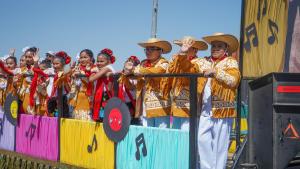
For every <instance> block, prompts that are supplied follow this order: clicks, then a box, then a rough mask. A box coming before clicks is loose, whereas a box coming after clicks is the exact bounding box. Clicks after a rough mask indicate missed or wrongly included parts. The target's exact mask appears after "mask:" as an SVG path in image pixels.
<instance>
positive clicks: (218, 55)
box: [197, 33, 240, 169]
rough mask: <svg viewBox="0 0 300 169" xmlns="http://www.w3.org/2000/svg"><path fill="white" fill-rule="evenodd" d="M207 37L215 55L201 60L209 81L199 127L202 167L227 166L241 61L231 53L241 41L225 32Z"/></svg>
mask: <svg viewBox="0 0 300 169" xmlns="http://www.w3.org/2000/svg"><path fill="white" fill-rule="evenodd" d="M203 39H204V40H205V41H206V42H207V43H208V44H210V45H211V56H210V57H205V58H202V59H199V60H198V62H197V64H198V66H199V72H200V73H203V74H204V78H203V80H204V84H205V85H203V90H202V91H203V92H202V95H203V97H202V110H201V116H200V121H199V130H198V150H199V156H200V168H201V169H211V168H214V169H224V168H225V167H226V161H227V152H228V145H229V137H230V131H231V128H232V123H233V119H234V118H235V117H236V110H235V97H236V89H237V87H238V85H239V82H240V71H239V68H238V62H237V60H236V59H235V58H233V57H231V56H230V54H231V53H233V52H235V51H236V50H237V49H238V45H239V42H238V40H237V38H236V37H234V36H232V35H229V34H223V33H216V34H214V35H211V36H206V37H203Z"/></svg>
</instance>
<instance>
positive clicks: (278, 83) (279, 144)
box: [247, 73, 300, 169]
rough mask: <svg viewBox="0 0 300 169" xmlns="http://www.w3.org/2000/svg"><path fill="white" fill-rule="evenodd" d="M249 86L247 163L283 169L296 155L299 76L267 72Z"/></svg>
mask: <svg viewBox="0 0 300 169" xmlns="http://www.w3.org/2000/svg"><path fill="white" fill-rule="evenodd" d="M249 87H250V90H249V128H248V129H249V135H248V141H249V142H248V143H249V149H248V152H247V153H248V157H249V163H252V164H257V166H258V167H259V168H261V169H283V168H286V167H287V166H288V164H289V162H290V161H291V160H292V159H293V158H294V157H295V156H296V155H297V153H298V152H300V137H299V133H300V74H295V73H293V74H292V73H271V74H268V75H266V76H264V77H262V78H259V79H257V80H254V81H252V82H250V83H249ZM299 168H300V166H299Z"/></svg>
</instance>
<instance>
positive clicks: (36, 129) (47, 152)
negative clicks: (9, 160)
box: [16, 114, 59, 161]
mask: <svg viewBox="0 0 300 169" xmlns="http://www.w3.org/2000/svg"><path fill="white" fill-rule="evenodd" d="M58 134H59V133H58V119H57V118H55V117H44V116H33V115H25V114H22V115H21V116H20V121H19V125H18V127H17V134H16V138H17V139H16V151H17V152H19V153H23V154H27V155H31V156H34V157H38V158H41V159H47V160H52V161H57V160H58V154H59V146H58Z"/></svg>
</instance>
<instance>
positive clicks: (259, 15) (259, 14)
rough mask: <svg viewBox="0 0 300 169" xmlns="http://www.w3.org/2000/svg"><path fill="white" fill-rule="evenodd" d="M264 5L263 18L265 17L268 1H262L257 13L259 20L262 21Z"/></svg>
mask: <svg viewBox="0 0 300 169" xmlns="http://www.w3.org/2000/svg"><path fill="white" fill-rule="evenodd" d="M262 3H263V11H262V16H265V15H266V14H267V0H263V1H262V0H260V1H259V3H258V11H257V20H260V18H261V5H262Z"/></svg>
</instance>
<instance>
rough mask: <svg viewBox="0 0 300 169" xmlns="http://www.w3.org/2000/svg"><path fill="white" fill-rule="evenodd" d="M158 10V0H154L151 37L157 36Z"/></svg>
mask: <svg viewBox="0 0 300 169" xmlns="http://www.w3.org/2000/svg"><path fill="white" fill-rule="evenodd" d="M157 12H158V0H153V11H152V27H151V38H156V36H157Z"/></svg>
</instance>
